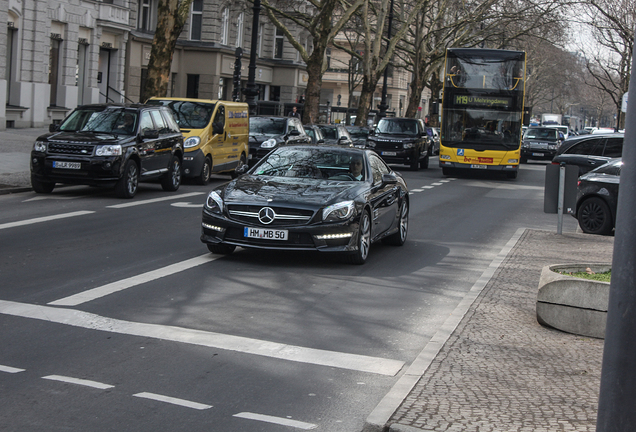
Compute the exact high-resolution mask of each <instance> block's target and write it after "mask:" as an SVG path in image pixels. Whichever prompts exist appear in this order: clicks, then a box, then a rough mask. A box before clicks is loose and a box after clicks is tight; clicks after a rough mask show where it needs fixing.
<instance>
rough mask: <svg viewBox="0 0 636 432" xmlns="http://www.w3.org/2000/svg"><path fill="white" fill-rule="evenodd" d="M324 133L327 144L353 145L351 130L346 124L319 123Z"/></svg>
mask: <svg viewBox="0 0 636 432" xmlns="http://www.w3.org/2000/svg"><path fill="white" fill-rule="evenodd" d="M318 127H319V128H320V130H322V134H323V135H324V136H325V144H332V145H341V146H345V147H353V140H352V139H351V135H349V131H348V130H347V128H346V127H344V125H340V124H336V125H323V124H321V125H318Z"/></svg>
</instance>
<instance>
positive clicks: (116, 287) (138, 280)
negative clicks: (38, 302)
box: [48, 254, 220, 306]
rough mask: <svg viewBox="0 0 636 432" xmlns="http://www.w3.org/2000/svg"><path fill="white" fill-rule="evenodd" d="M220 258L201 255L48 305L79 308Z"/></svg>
mask: <svg viewBox="0 0 636 432" xmlns="http://www.w3.org/2000/svg"><path fill="white" fill-rule="evenodd" d="M219 257H220V256H219V255H217V256H214V255H212V254H205V255H201V256H198V257H195V258H191V259H189V260H185V261H181V262H179V263H175V264H171V265H169V266H167V267H164V268H160V269H157V270H152V271H149V272H146V273H142V274H140V275H137V276H133V277H130V278H128V279H123V280H120V281H117V282H113V283H109V284H107V285H102V286H100V287H97V288H93V289H90V290H88V291H84V292H81V293H78V294H74V295H72V296H69V297H65V298H62V299H59V300H55V301H52V302H49V303H48V304H50V305H53V306H77V305H79V304H82V303H86V302H89V301H91V300H95V299H98V298H100V297H105V296H107V295H109V294H112V293H115V292H117V291H122V290H125V289H127V288H130V287H133V286H135V285H140V284H143V283H146V282H150V281H153V280H155V279H159V278H162V277H165V276H170V275H173V274H175V273H179V272H182V271H184V270H188V269H191V268H192V267H196V266H199V265H201V264H205V263H208V262H211V261H214V260H215V259H217V258H219Z"/></svg>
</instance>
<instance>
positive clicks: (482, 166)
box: [470, 165, 488, 169]
mask: <svg viewBox="0 0 636 432" xmlns="http://www.w3.org/2000/svg"><path fill="white" fill-rule="evenodd" d="M470 167H471V168H476V169H488V165H471V166H470Z"/></svg>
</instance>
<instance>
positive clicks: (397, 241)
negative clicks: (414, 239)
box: [383, 198, 409, 246]
mask: <svg viewBox="0 0 636 432" xmlns="http://www.w3.org/2000/svg"><path fill="white" fill-rule="evenodd" d="M399 224H400V226H399V227H398V232H396V233H395V234H391V235H390V236H388V237H386V238H385V239H384V240H383V243H385V244H390V245H394V246H402V245H404V243H405V242H406V234H407V233H408V230H409V203H408V202H407V200H406V198H405V199H404V200H403V201H402V205H401V206H400V221H399Z"/></svg>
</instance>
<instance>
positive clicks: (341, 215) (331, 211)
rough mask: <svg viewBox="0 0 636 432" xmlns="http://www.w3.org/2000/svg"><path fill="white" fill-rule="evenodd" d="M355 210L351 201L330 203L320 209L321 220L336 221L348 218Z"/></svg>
mask: <svg viewBox="0 0 636 432" xmlns="http://www.w3.org/2000/svg"><path fill="white" fill-rule="evenodd" d="M354 212H355V203H354V202H353V201H344V202H341V203H338V204H334V205H330V206H329V207H326V208H325V209H324V210H323V211H322V220H323V221H325V222H337V221H342V220H346V219H348V218H350V217H351V216H352V215H353V213H354Z"/></svg>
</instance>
